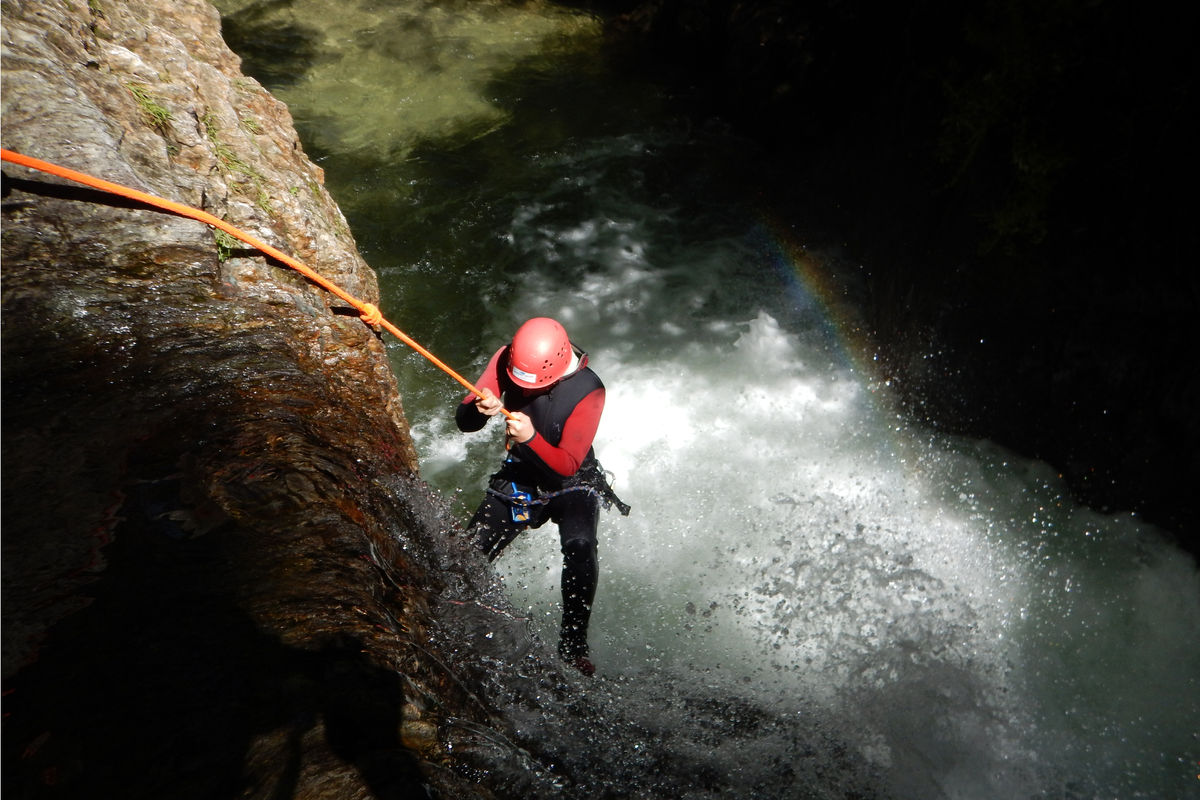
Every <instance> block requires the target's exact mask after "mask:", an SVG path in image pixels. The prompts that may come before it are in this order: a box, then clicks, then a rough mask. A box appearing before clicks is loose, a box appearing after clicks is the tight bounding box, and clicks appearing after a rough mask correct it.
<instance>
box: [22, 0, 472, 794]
mask: <svg viewBox="0 0 1200 800" xmlns="http://www.w3.org/2000/svg"><path fill="white" fill-rule="evenodd" d="M3 19H4V28H3V46H4V50H3V124H4V130H3V133H4V147H5V148H7V149H9V150H14V151H17V152H20V153H23V154H26V155H29V156H33V157H36V158H41V159H44V160H47V161H51V162H55V163H59V164H62V165H64V166H68V167H70V168H72V169H76V170H79V171H83V172H88V173H91V174H94V175H96V176H99V177H102V178H105V179H107V180H110V181H114V182H117V183H121V184H125V185H128V186H132V187H134V188H137V189H140V190H142V191H146V192H149V193H151V194H156V195H159V196H162V197H166V198H169V199H172V200H175V201H178V202H182V203H185V204H188V205H192V206H195V207H199V208H202V209H204V210H206V211H208V212H209V213H211V214H214V215H215V216H217V217H221V218H223V219H226V220H228V221H229V222H231V223H233V224H234V225H236V226H238V227H241V228H243V229H245V230H247V231H248V232H250V233H252V234H253V235H255V236H257V237H258V238H260V239H263V240H265V241H267V242H269V243H271V244H272V245H274V246H276V247H278V248H280V249H281V250H283V251H285V252H288V253H290V254H292V255H294V256H295V257H296V258H298V259H300V260H301V261H303V262H304V263H306V264H308V265H309V266H311V267H313V268H314V269H316V270H318V271H319V272H321V273H323V274H324V275H325V276H327V277H328V278H330V279H331V280H333V281H334V282H336V283H338V284H339V285H340V286H342V287H343V288H344V289H346V290H347V291H348V292H350V293H352V294H354V295H356V296H358V297H361V298H363V299H364V300H367V301H372V302H373V301H375V299H376V296H377V287H376V283H375V277H374V274H373V273H372V272H371V271H370V269H369V268H368V267H367V266H366V264H365V263H364V262H363V260H362V259H361V257H360V256H359V255H358V253H357V251H356V250H355V246H354V242H353V239H352V237H351V235H350V233H349V230H348V228H347V226H346V223H345V220H344V219H343V217H342V215H341V214H340V212H339V211H338V209H337V208H336V206H335V205H334V203H333V202H332V200H331V199H330V198H329V196H328V194H327V193H326V192H325V190H324V189H323V187H322V174H321V170H320V169H319V168H318V167H316V166H315V165H313V164H312V163H311V162H309V161H308V159H307V158H306V157H305V155H304V153H303V151H302V149H301V146H300V143H299V141H298V138H297V136H296V133H295V131H294V130H293V129H292V125H291V119H290V117H289V115H288V112H287V109H286V108H285V107H284V106H283V105H282V104H280V103H278V102H277V101H275V100H274V99H273V98H272V97H271V96H270V95H269V94H267V92H266V91H264V90H263V89H262V88H261V87H260V86H259V85H258V84H257V83H256V82H255V81H253V80H252V79H249V78H246V77H244V76H243V75H241V74H240V72H239V70H238V59H237V57H236V56H234V55H233V54H232V53H231V52H230V51H229V50H228V49H227V48H226V47H225V45H224V43H223V42H222V40H221V36H220V21H219V17H218V15H217V12H216V11H215V10H214V9H212V8H211V7H210V6H208V5H206V4H204V3H202V2H196V1H194V0H170V2H159V3H155V2H152V1H151V0H121V1H120V2H110V0H91V2H84V0H4V2H3ZM3 171H4V197H3V215H4V216H3V253H2V254H3V270H4V272H3V326H4V329H3V425H4V432H3V449H4V462H3V471H4V480H3V492H4V495H3V593H4V594H3V613H4V624H3V637H4V678H5V695H6V696H5V721H4V765H5V766H4V773H5V778H4V789H5V794H6V796H12V797H38V796H44V795H48V794H55V795H56V796H57V794H58V793H62V792H66V793H67V794H71V793H75V794H79V793H80V792H81V791H84V790H85V788H86V791H87V792H88V793H89V794H92V795H93V796H126V797H138V796H147V797H149V796H155V797H166V796H170V797H219V796H234V795H235V794H238V795H241V796H247V797H277V796H288V797H291V796H295V797H360V796H380V797H383V796H387V797H401V796H405V797H406V796H423V793H424V789H422V788H421V787H422V786H429V787H432V789H433V790H434V792H435V793H437V794H441V795H444V796H473V795H474V793H475V792H476V791H478V790H476V789H474V788H473V787H471V786H466V785H460V783H459V779H458V778H456V777H454V775H453V773H451V772H449V771H447V770H446V769H445V765H446V762H447V755H446V752H445V747H444V746H443V744H442V743H441V742H440V740H439V736H438V730H439V725H440V721H441V720H442V719H443V718H444V717H446V716H450V715H454V716H456V717H460V718H463V719H470V718H472V717H473V716H474V717H477V716H478V715H479V712H478V711H477V710H473V709H472V708H463V707H462V705H463V702H464V701H463V699H462V697H463V696H464V695H463V690H462V689H461V687H460V686H459V685H458V684H456V683H455V682H454V681H453V680H451V679H449V678H448V677H447V673H446V671H445V668H444V667H443V666H441V665H440V662H439V660H438V658H437V656H436V651H437V644H436V642H434V643H431V636H430V634H429V631H428V630H427V629H428V627H429V625H430V622H429V615H428V609H429V605H430V603H431V602H432V601H433V598H436V597H437V595H438V593H439V592H440V591H441V590H442V589H443V588H444V586H443V578H442V576H443V574H444V572H443V566H442V565H441V564H440V563H439V561H438V559H439V558H445V557H446V556H444V555H438V552H439V550H443V551H444V550H445V548H444V546H441V545H439V544H438V542H437V541H435V539H438V538H441V537H442V536H443V535H444V533H445V532H446V529H448V528H450V527H451V523H449V522H448V521H447V519H446V518H445V515H444V512H443V511H442V510H441V507H440V505H439V504H438V503H436V502H435V501H434V500H432V499H431V498H430V497H429V493H428V491H427V490H426V489H425V488H424V486H423V484H421V483H420V481H419V480H418V479H417V477H416V459H415V455H414V450H413V447H412V442H411V439H410V438H409V434H408V429H407V424H406V422H405V419H404V415H403V411H402V407H401V402H400V397H399V395H398V392H397V387H396V385H395V380H394V377H393V376H392V373H391V371H390V369H389V367H388V365H387V361H386V358H385V353H384V346H383V343H382V342H381V341H380V339H379V338H378V337H377V336H376V335H375V333H374V332H373V331H372V330H371V329H370V328H368V327H367V326H366V325H365V324H364V323H363V322H362V321H360V320H359V319H358V317H357V314H356V312H354V311H353V310H352V309H348V308H345V307H344V304H343V303H342V302H341V301H339V300H337V299H336V298H333V297H332V296H330V295H328V294H327V293H325V292H324V291H322V290H320V289H318V288H317V287H314V286H312V285H310V284H309V283H308V282H307V281H305V280H304V279H303V278H301V277H300V276H298V275H296V274H295V273H293V272H291V271H290V270H288V269H287V268H286V267H284V266H282V265H280V264H277V263H273V262H270V261H268V260H266V259H265V258H263V257H261V256H260V255H258V254H255V253H254V252H252V251H249V250H247V249H245V248H243V247H242V246H241V245H240V244H238V243H237V242H230V241H228V240H218V238H217V237H216V236H215V235H214V233H213V231H212V230H211V229H209V228H208V227H207V226H205V225H202V224H200V223H198V222H195V221H192V220H188V219H183V218H180V217H176V216H173V215H170V214H167V213H163V212H159V211H154V210H148V209H145V208H141V207H138V206H136V205H135V204H133V203H129V202H126V201H123V200H120V199H118V198H115V197H113V196H109V195H106V194H103V193H101V192H96V191H92V190H88V189H85V188H82V187H78V186H75V185H73V184H68V183H67V182H65V181H63V180H60V179H58V178H53V177H50V176H46V175H44V174H40V173H37V172H34V171H31V170H28V169H25V168H22V167H18V166H15V165H12V164H9V163H5V164H4V169H3ZM418 643H419V644H418ZM12 793H15V794H12Z"/></svg>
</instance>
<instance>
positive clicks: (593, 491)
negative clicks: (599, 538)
mask: <svg viewBox="0 0 1200 800" xmlns="http://www.w3.org/2000/svg"><path fill="white" fill-rule="evenodd" d="M506 361H507V348H501V350H500V351H498V352H497V353H496V355H495V356H493V357H492V361H491V363H490V364H489V365H488V369H487V370H485V372H484V374H483V376H481V377H480V379H479V383H478V386H479V387H480V388H484V387H486V388H489V389H491V390H492V391H493V392H494V393H495V394H496V395H497V396H499V397H501V398H502V399H503V400H504V406H505V408H507V409H508V410H509V411H521V412H524V413H525V414H528V415H529V418H530V420H531V421H532V422H533V427H534V430H535V431H537V433H536V434H535V436H534V439H531V440H530V441H529V442H528V443H525V444H515V445H513V446H512V448H511V449H510V450H509V451H508V456H507V458H506V460H505V461H504V463H503V464H502V465H501V467H500V469H499V470H498V471H497V472H496V473H495V474H493V475H492V478H491V480H490V482H489V488H488V493H487V495H486V496H485V497H484V499H483V502H482V503H480V505H479V508H478V509H477V510H476V512H475V515H474V517H472V519H471V523H470V531H471V534H472V536H473V537H474V540H475V543H476V545H477V546H478V547H479V549H480V550H482V551H483V552H484V553H486V554H487V556H488V559H489V560H493V559H495V558H496V557H497V556H499V555H500V553H501V552H502V551H503V550H504V548H505V547H507V546H508V544H509V543H510V542H512V541H513V539H515V538H516V537H517V536H518V535H519V534H520V533H521V532H522V531H524V530H526V529H528V528H538V527H540V526H542V525H544V524H545V523H546V521H547V520H549V521H552V522H554V523H556V524H557V525H558V532H559V540H560V544H561V549H562V554H563V567H562V602H563V614H562V627H561V631H560V641H559V653H560V655H562V657H563V658H565V659H568V660H573V659H576V658H578V657H581V656H583V657H586V656H587V655H588V645H587V629H588V620H589V618H590V617H591V613H592V602H593V600H594V599H595V595H596V580H597V576H598V567H597V563H596V528H597V524H598V522H599V516H600V514H599V502H600V500H599V498H600V497H602V496H604V493H605V490H607V491H608V492H609V493H611V489H609V488H608V485H607V483H606V482H605V480H604V475H603V472H602V470H601V469H600V465H599V463H598V462H597V461H596V455H595V452H594V451H593V449H592V447H591V437H592V436H593V435H594V434H595V429H596V426H597V425H598V424H599V418H600V412H601V410H602V409H603V405H604V384H603V383H602V382H601V381H600V378H599V377H598V376H597V375H596V374H595V373H594V372H592V370H591V369H589V368H588V367H587V356H586V355H584V354H581V358H580V363H579V367H578V369H576V371H575V372H573V373H572V374H570V375H568V376H567V377H565V378H563V379H561V380H559V381H558V382H557V383H555V384H554V385H552V386H551V387H550V388H549V389H547V390H545V391H541V392H537V393H529V392H525V391H522V390H521V389H520V387H518V386H516V385H515V384H514V383H513V382H512V381H511V380H510V379H509V377H508V375H507V373H506V372H505V370H504V369H503V368H502V367H501V365H502V364H504V363H506ZM474 400H475V397H474V395H468V396H467V397H466V398H464V399H463V402H462V403H461V404H460V405H459V406H458V409H457V411H456V413H455V421H456V423H457V424H458V427H459V429H460V430H462V431H466V432H470V431H477V430H479V429H481V428H482V427H483V426H484V424H485V423H486V422H487V420H488V417H487V416H485V415H484V414H481V413H479V411H478V410H477V409H476V408H475V404H474ZM564 432H565V433H567V435H568V438H569V439H571V441H570V442H563V437H564ZM539 439H540V441H539ZM584 439H586V441H584ZM560 445H564V446H563V447H560ZM584 447H586V452H584ZM568 470H572V471H570V472H569V474H564V472H566V471H568ZM516 492H524V493H527V494H528V495H530V497H531V498H532V499H533V500H534V501H535V502H534V503H532V504H529V505H523V504H521V503H520V502H518V503H516V504H514V503H513V501H512V499H511V498H512V497H513V496H514V494H515V493H516Z"/></svg>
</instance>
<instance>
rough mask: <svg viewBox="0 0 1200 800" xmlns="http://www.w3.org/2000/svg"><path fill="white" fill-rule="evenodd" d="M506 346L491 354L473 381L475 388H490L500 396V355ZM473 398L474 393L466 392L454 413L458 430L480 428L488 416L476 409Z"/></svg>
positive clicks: (475, 429)
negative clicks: (481, 371)
mask: <svg viewBox="0 0 1200 800" xmlns="http://www.w3.org/2000/svg"><path fill="white" fill-rule="evenodd" d="M507 347H508V346H507V345H505V346H504V347H501V348H500V349H499V350H497V351H496V352H495V353H494V354H493V355H492V360H491V361H489V362H488V365H487V366H486V367H485V368H484V370H483V374H482V375H480V376H479V380H477V381H475V388H476V389H479V390H480V391H483V390H484V389H491V390H492V394H494V395H496V396H497V397H499V396H500V356H501V355H503V354H504V351H505V350H506V349H507ZM475 400H476V397H475V395H474V394H472V393H471V392H467V396H466V397H464V398H463V399H462V402H461V403H459V405H458V409H457V410H456V411H455V413H454V421H455V422H456V423H457V424H458V429H459V430H460V431H463V432H466V433H470V432H473V431H477V430H480V429H481V428H483V426H484V425H486V424H487V421H488V419H489V417H487V416H486V415H484V414H480V413H479V411H478V410H476V408H475Z"/></svg>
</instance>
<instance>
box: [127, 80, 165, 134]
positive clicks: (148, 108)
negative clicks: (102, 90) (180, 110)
mask: <svg viewBox="0 0 1200 800" xmlns="http://www.w3.org/2000/svg"><path fill="white" fill-rule="evenodd" d="M125 88H126V89H128V90H129V93H130V94H131V95H133V99H134V101H136V102H137V104H138V108H140V109H141V110H142V113H143V114H144V115H145V116H146V119H147V120H148V121H149V123H150V124H151V125H152V126H153V127H154V128H155V129H156V130H158V132H159V133H164V134H165V133H166V132H167V123H168V122H170V121H171V119H172V116H171V111H170V109H168V108H167V107H166V106H164V105H163V104H162V103H160V102H159V101H158V100H156V99H155V98H154V97H152V96H151V95H150V91H149V89H147V88H146V87H145V86H143V85H141V84H140V83H127V84H125Z"/></svg>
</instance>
